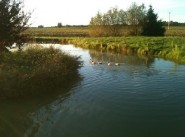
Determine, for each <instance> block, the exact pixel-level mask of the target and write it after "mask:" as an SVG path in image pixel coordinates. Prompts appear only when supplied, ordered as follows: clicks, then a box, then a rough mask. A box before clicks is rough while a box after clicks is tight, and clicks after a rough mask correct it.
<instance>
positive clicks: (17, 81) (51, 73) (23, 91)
mask: <svg viewBox="0 0 185 137" xmlns="http://www.w3.org/2000/svg"><path fill="white" fill-rule="evenodd" d="M0 57H1V61H0V77H1V79H0V98H12V97H18V96H24V95H30V94H40V93H39V92H43V91H44V92H47V91H54V89H56V88H61V87H63V86H65V85H66V83H69V82H70V81H71V80H73V79H75V78H77V77H79V75H78V69H79V68H80V61H79V57H72V56H69V55H68V54H66V53H64V52H62V51H60V50H59V49H54V48H52V47H50V48H42V47H39V46H37V47H31V48H27V49H26V50H24V51H21V52H20V51H16V52H11V53H2V54H1V55H0Z"/></svg>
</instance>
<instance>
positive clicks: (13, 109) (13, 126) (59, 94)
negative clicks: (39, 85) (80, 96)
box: [0, 76, 81, 137]
mask: <svg viewBox="0 0 185 137" xmlns="http://www.w3.org/2000/svg"><path fill="white" fill-rule="evenodd" d="M79 79H81V78H80V77H79V76H78V78H76V79H74V80H72V81H70V82H69V83H68V84H66V85H65V87H64V88H62V89H57V90H54V89H53V90H52V91H48V92H47V94H39V95H38V96H37V97H35V96H34V97H26V98H22V99H16V100H6V101H2V102H0V133H1V136H4V137H24V136H26V137H27V136H29V137H33V136H35V133H36V132H37V131H38V129H39V128H40V124H41V123H40V122H41V121H38V122H35V119H33V114H34V113H35V112H39V113H37V116H38V117H36V115H34V118H36V119H37V118H38V120H39V119H41V118H42V120H43V121H42V122H44V121H47V120H48V117H47V116H48V115H49V114H50V113H51V111H52V110H51V109H52V107H53V106H52V105H50V104H52V102H54V101H56V100H58V101H60V103H62V101H63V98H65V96H69V95H70V94H68V93H69V91H70V90H71V88H72V87H73V86H74V84H79ZM45 90H47V89H45ZM42 93H43V92H42ZM43 106H44V109H41V108H42V107H43ZM38 110H39V111H38Z"/></svg>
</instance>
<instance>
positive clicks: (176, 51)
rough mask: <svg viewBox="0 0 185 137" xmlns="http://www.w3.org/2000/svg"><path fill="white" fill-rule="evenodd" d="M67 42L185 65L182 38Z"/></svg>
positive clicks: (105, 38) (183, 39) (112, 38)
mask: <svg viewBox="0 0 185 137" xmlns="http://www.w3.org/2000/svg"><path fill="white" fill-rule="evenodd" d="M69 42H70V43H72V44H74V45H75V46H78V47H82V48H87V49H96V50H104V51H114V52H119V53H121V52H129V53H137V54H140V55H145V56H154V57H162V58H166V59H170V60H173V61H176V62H178V63H185V38H184V37H101V38H73V39H72V40H69Z"/></svg>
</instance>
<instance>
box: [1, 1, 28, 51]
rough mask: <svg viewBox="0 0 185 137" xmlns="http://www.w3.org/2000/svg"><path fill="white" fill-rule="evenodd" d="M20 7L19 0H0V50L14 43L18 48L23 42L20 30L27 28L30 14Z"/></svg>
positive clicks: (23, 37) (5, 49) (21, 5)
mask: <svg viewBox="0 0 185 137" xmlns="http://www.w3.org/2000/svg"><path fill="white" fill-rule="evenodd" d="M22 9H23V3H22V2H21V1H18V0H0V51H7V48H8V47H9V48H11V47H12V45H13V44H14V43H15V45H16V46H17V47H18V48H20V47H21V46H22V45H23V44H24V43H25V38H26V37H25V36H24V35H23V34H22V32H23V31H25V30H26V29H27V28H28V26H29V25H28V20H29V19H30V16H31V14H30V13H25V12H24V11H23V10H22Z"/></svg>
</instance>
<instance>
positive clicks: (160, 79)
mask: <svg viewBox="0 0 185 137" xmlns="http://www.w3.org/2000/svg"><path fill="white" fill-rule="evenodd" d="M45 46H48V45H45ZM54 46H55V47H57V48H61V49H62V50H64V51H65V52H67V53H69V54H71V55H77V56H81V60H82V61H84V64H83V67H82V68H81V69H80V70H79V71H80V74H81V76H82V79H81V81H77V82H74V83H73V84H71V85H70V87H68V88H66V89H65V92H62V94H60V92H58V94H57V95H48V96H38V97H37V98H34V99H33V98H30V99H29V98H28V99H21V100H20V99H19V100H16V99H15V100H6V101H2V102H0V135H1V136H4V137H182V136H185V132H184V128H185V84H184V81H185V66H183V65H177V64H175V63H173V62H170V61H166V60H163V59H159V58H154V59H153V58H149V57H139V56H136V55H132V54H131V55H129V54H118V53H110V52H109V53H106V52H101V51H99V52H98V51H93V50H83V49H80V48H75V47H74V46H72V45H54ZM90 59H92V60H94V61H101V62H102V64H95V65H93V64H91V63H90V62H89V60H90ZM107 62H112V63H113V65H112V66H108V65H107ZM116 62H117V63H120V65H119V66H115V65H114V63H116Z"/></svg>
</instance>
